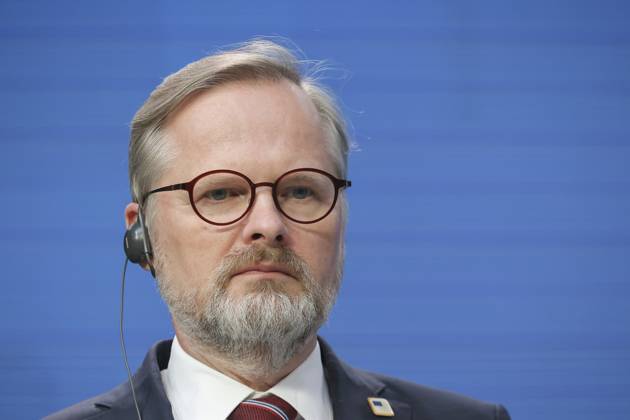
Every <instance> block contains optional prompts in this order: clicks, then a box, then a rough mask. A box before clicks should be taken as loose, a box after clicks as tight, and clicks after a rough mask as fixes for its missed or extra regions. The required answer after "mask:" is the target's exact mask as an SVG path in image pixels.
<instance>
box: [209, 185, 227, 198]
mask: <svg viewBox="0 0 630 420" xmlns="http://www.w3.org/2000/svg"><path fill="white" fill-rule="evenodd" d="M228 195H229V192H228V190H227V189H226V188H221V189H217V190H211V191H208V194H206V196H207V197H208V198H210V199H212V200H216V201H221V200H225V199H226V198H227V197H228Z"/></svg>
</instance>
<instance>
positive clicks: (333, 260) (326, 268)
mask: <svg viewBox="0 0 630 420" xmlns="http://www.w3.org/2000/svg"><path fill="white" fill-rule="evenodd" d="M322 222H323V221H322ZM328 222H329V223H327V224H326V225H325V226H322V228H323V229H321V230H318V233H314V232H313V233H310V234H309V238H308V239H307V240H305V242H307V243H308V248H307V249H304V254H302V256H303V258H304V259H305V260H306V261H307V262H308V264H309V265H310V267H311V269H312V270H313V274H314V275H315V276H316V277H317V278H318V279H320V280H321V281H324V280H327V279H328V278H329V277H330V276H331V275H332V274H333V273H335V272H336V269H337V265H338V262H339V259H340V258H342V255H341V245H342V243H343V242H342V241H343V238H342V235H343V230H342V225H341V220H340V219H335V218H333V219H331V220H330V221H328ZM324 228H325V229H324ZM298 254H300V252H299V251H298Z"/></svg>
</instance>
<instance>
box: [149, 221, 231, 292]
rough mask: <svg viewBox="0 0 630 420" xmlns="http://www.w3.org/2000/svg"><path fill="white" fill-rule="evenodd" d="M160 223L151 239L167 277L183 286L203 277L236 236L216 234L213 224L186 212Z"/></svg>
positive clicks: (223, 233) (226, 233) (198, 280)
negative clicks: (201, 220) (161, 258)
mask: <svg viewBox="0 0 630 420" xmlns="http://www.w3.org/2000/svg"><path fill="white" fill-rule="evenodd" d="M160 223H161V225H160V229H159V230H158V231H157V232H156V234H157V238H156V239H157V240H156V241H155V242H156V245H157V246H158V247H159V248H160V252H159V254H160V255H162V257H163V259H164V261H162V262H163V263H164V269H165V270H166V271H167V272H168V274H169V278H171V279H173V280H174V281H177V282H178V283H184V282H185V283H186V284H187V285H193V284H197V283H199V282H203V281H205V280H207V279H208V278H209V275H210V273H211V272H212V270H213V269H214V268H215V267H216V266H217V265H218V264H219V263H220V262H221V259H222V257H223V256H224V255H226V254H227V253H228V252H229V250H230V249H231V244H232V243H233V241H234V238H235V236H236V235H235V234H234V233H233V232H229V231H228V232H221V233H217V232H215V231H214V230H213V229H214V227H213V226H210V225H208V224H207V223H203V222H201V223H199V222H198V221H197V220H194V219H193V220H191V219H190V218H189V217H187V215H177V214H175V215H174V216H173V217H164V218H162V220H161V221H160Z"/></svg>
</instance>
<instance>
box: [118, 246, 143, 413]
mask: <svg viewBox="0 0 630 420" xmlns="http://www.w3.org/2000/svg"><path fill="white" fill-rule="evenodd" d="M128 263H129V258H125V265H124V266H123V272H122V284H121V287H120V347H121V349H122V354H123V360H124V361H125V368H126V369H127V376H128V377H129V386H130V387H131V396H132V397H133V403H134V405H135V406H136V413H137V414H138V420H142V416H141V415H140V406H139V405H138V400H137V399H136V390H135V389H134V386H133V379H132V377H131V370H130V369H129V361H128V360H127V348H126V347H125V335H124V332H123V325H124V317H125V275H126V274H127V264H128Z"/></svg>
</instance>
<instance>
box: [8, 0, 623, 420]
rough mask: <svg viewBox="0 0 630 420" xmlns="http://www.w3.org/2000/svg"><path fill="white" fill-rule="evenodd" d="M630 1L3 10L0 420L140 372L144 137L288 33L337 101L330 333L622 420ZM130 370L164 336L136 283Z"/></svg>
mask: <svg viewBox="0 0 630 420" xmlns="http://www.w3.org/2000/svg"><path fill="white" fill-rule="evenodd" d="M629 21H630V5H629V3H627V2H623V1H616V2H615V1H594V0H593V1H570V2H569V1H566V2H542V1H514V2H504V1H480V2H469V1H440V2H432V1H423V2H384V1H383V2H366V1H345V2H334V1H318V2H308V3H305V2H295V1H278V2H259V3H254V2H251V3H249V2H238V1H233V2H224V3H222V4H219V2H206V1H194V2H186V3H185V4H184V3H183V2H174V1H171V2H167V1H151V2H149V1H134V2H116V1H110V2H70V1H56V2H43V1H29V2H23V1H7V0H5V1H2V2H1V3H0V57H1V59H2V66H0V115H1V120H0V121H1V122H0V141H2V151H3V153H2V154H1V155H0V156H1V159H2V160H1V165H0V176H1V177H0V179H2V180H3V182H2V183H0V192H1V193H2V197H3V199H2V203H3V205H2V206H1V207H0V255H1V256H2V257H1V258H2V266H3V272H4V276H3V281H2V285H3V293H1V294H0V328H1V331H2V334H1V335H0V366H1V367H2V371H3V379H2V380H1V381H0V417H1V418H11V419H22V418H23V419H30V418H38V417H41V416H43V415H45V414H47V413H49V412H51V411H53V410H57V409H59V408H62V407H64V406H66V405H69V404H71V403H73V402H76V401H78V400H80V399H83V398H86V397H88V396H91V395H93V394H95V393H99V392H102V391H104V390H106V389H108V388H110V387H112V386H114V385H116V384H118V383H119V382H122V381H124V380H125V372H124V367H123V363H122V360H121V357H120V351H119V348H118V341H117V340H118V338H117V323H118V311H119V306H118V298H119V286H120V272H121V268H122V263H123V253H122V246H121V245H122V235H123V232H124V223H123V209H124V206H125V205H126V203H127V202H128V200H129V193H128V189H127V178H126V177H127V175H126V167H127V158H126V151H127V142H128V124H129V121H130V120H131V117H132V116H133V113H134V112H135V110H136V109H137V108H138V107H139V106H140V105H141V103H142V102H143V101H144V99H145V98H146V97H147V95H148V94H149V92H150V91H151V89H152V88H153V87H154V86H155V85H157V84H158V83H159V82H160V81H161V79H162V78H163V77H164V76H166V75H167V74H169V73H170V72H172V71H175V70H176V69H178V68H180V67H181V66H182V65H184V64H185V63H188V62H190V61H192V60H195V59H198V58H200V57H202V56H204V55H205V54H207V53H209V52H212V51H213V50H215V49H216V48H218V47H221V46H225V45H226V44H231V43H235V42H240V41H244V40H247V39H250V38H252V37H254V36H257V35H267V36H269V35H271V36H281V37H287V38H289V39H291V40H292V41H293V42H295V43H296V45H297V46H299V47H300V48H301V49H302V50H303V51H304V52H305V54H306V56H307V57H308V58H310V59H329V60H330V64H331V66H332V67H333V68H334V70H333V71H332V72H330V74H329V76H328V78H327V79H326V80H325V82H326V83H328V84H329V85H330V86H332V88H333V89H334V91H335V92H336V93H337V94H338V95H339V96H340V97H341V100H342V106H343V109H344V111H345V112H346V114H347V116H348V119H349V121H350V122H351V125H352V131H353V136H354V138H355V140H356V143H357V145H358V147H357V148H356V150H355V151H354V152H353V153H352V155H351V158H350V162H351V163H350V179H352V181H353V187H352V188H351V189H350V190H349V192H348V194H349V197H350V218H349V226H348V230H347V264H346V275H345V281H344V285H343V288H342V291H341V294H340V296H339V299H338V305H337V307H336V309H335V310H334V312H333V314H332V316H331V319H330V321H329V323H328V324H327V325H326V326H325V327H324V329H323V331H322V334H323V335H324V336H325V337H327V338H328V339H329V341H331V342H332V343H333V345H334V346H335V348H336V349H337V351H338V352H339V354H340V355H341V356H342V357H343V358H345V359H347V360H348V361H350V362H351V363H353V364H355V365H358V366H360V367H363V368H366V369H370V370H375V371H380V372H384V373H387V374H392V375H397V376H401V377H403V378H406V379H409V380H412V381H416V382H420V383H424V384H427V385H432V386H437V387H442V388H447V389H451V390H454V391H458V392H462V393H466V394H469V395H471V396H473V397H476V398H481V399H486V400H491V401H497V402H501V403H504V404H505V405H506V406H507V407H508V408H509V409H510V411H511V412H512V415H513V417H514V418H515V419H519V418H520V419H541V420H546V419H554V420H557V419H571V420H581V419H593V418H626V417H627V416H628V413H630V391H629V390H630V379H629V378H630V359H629V356H628V355H629V354H630V313H629V311H628V304H627V302H628V300H629V299H630V221H629V218H628V215H629V214H630V194H629V192H630V172H629V169H628V168H629V166H630V25H628V22H629ZM127 302H128V307H127V329H128V331H127V336H128V349H129V355H130V362H131V364H132V365H133V366H134V367H135V366H137V365H138V364H139V362H140V360H141V359H142V357H143V356H144V353H145V351H146V350H147V348H148V347H149V346H150V345H151V344H152V343H153V342H154V341H155V340H158V339H160V338H164V337H169V336H171V335H172V334H173V332H172V328H171V326H170V323H169V319H168V313H167V311H166V309H165V307H164V305H163V304H162V303H161V300H160V298H159V295H158V293H157V291H156V289H155V286H154V284H153V281H152V280H151V278H150V277H149V276H148V275H147V274H146V273H145V272H142V271H140V270H139V269H138V268H137V267H132V268H131V269H130V270H129V273H128V301H127Z"/></svg>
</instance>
